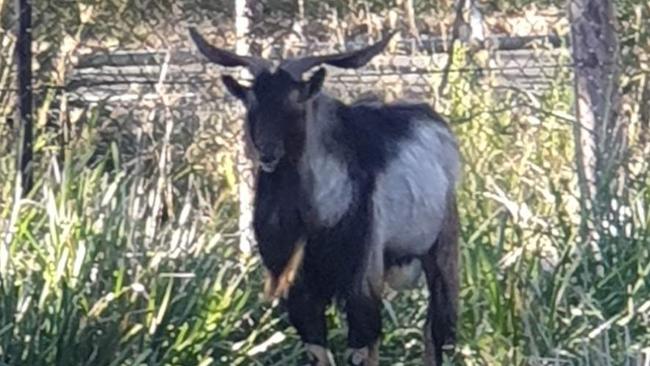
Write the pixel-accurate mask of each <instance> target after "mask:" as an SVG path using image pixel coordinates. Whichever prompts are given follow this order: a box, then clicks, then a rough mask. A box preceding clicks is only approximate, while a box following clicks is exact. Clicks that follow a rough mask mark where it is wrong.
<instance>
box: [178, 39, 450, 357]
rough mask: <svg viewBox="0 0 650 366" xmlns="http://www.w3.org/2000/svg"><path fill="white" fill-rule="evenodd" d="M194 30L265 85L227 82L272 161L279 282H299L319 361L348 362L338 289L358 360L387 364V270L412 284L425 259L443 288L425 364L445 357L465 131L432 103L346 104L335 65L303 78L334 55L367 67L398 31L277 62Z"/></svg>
mask: <svg viewBox="0 0 650 366" xmlns="http://www.w3.org/2000/svg"><path fill="white" fill-rule="evenodd" d="M190 36H191V38H192V39H193V41H194V43H195V45H196V46H197V48H198V50H199V51H200V52H201V53H202V54H203V55H204V56H206V57H207V58H208V59H209V60H210V61H212V62H214V63H216V64H219V65H221V66H225V67H236V66H242V67H246V68H248V70H250V71H251V73H252V74H253V75H254V80H253V83H252V86H245V85H242V84H240V83H239V82H237V81H236V80H235V79H234V78H233V77H231V76H228V75H223V76H222V81H223V83H224V85H225V87H226V89H227V90H228V91H229V93H231V94H232V95H233V96H235V97H236V98H238V99H239V100H240V101H242V102H243V103H244V104H245V106H246V109H247V118H246V127H245V130H246V131H247V132H246V133H247V135H248V141H249V143H251V144H252V147H253V149H252V150H253V151H254V153H255V157H254V159H255V160H256V162H257V163H258V164H259V170H258V175H257V178H256V183H255V202H254V218H253V221H254V222H253V226H254V231H255V236H256V239H257V241H258V248H259V251H260V254H261V257H262V261H263V264H264V266H265V267H266V268H267V269H268V271H269V272H270V273H271V277H272V281H271V282H272V284H271V285H270V288H271V291H273V290H275V293H276V295H278V294H280V295H281V294H282V293H283V292H284V291H285V290H286V296H285V297H284V299H283V304H284V305H285V306H286V309H287V311H288V315H289V321H290V322H291V324H292V325H293V326H294V327H295V328H296V330H297V331H298V334H299V335H300V337H301V340H302V341H303V342H304V343H305V345H306V348H307V351H308V352H307V354H308V355H309V356H310V359H311V360H312V361H311V364H312V365H319V366H329V365H333V364H334V361H333V357H332V353H331V352H330V351H329V350H328V349H327V329H326V328H327V327H326V322H325V315H324V312H325V310H326V308H327V306H328V305H329V304H330V302H331V301H332V299H337V300H340V301H341V302H342V303H343V304H344V305H345V312H346V315H347V323H348V345H349V347H350V350H349V353H348V356H347V361H348V363H350V364H351V365H365V366H376V365H378V362H379V361H378V344H379V341H380V338H381V296H382V292H383V285H384V282H385V281H390V280H391V279H393V280H394V279H395V278H399V277H400V276H399V275H400V274H404V275H406V277H409V278H406V280H404V278H402V280H401V281H393V283H397V282H402V283H403V284H404V283H406V284H412V283H414V282H415V281H416V280H417V278H418V277H419V276H420V273H421V271H418V268H422V269H423V271H424V273H425V277H426V280H427V285H428V289H429V292H430V300H429V305H428V310H427V320H426V325H425V329H424V341H425V352H424V362H425V364H426V365H441V363H442V357H443V350H444V349H447V348H448V346H450V345H453V343H454V342H455V327H456V316H457V298H458V286H459V285H458V243H457V241H458V226H459V224H458V214H457V208H456V199H455V189H456V185H457V182H458V180H459V176H460V153H459V150H458V145H457V142H456V139H455V136H454V135H453V133H452V132H451V130H450V128H449V126H448V125H447V123H446V122H445V121H444V120H443V118H442V117H440V116H439V115H438V114H436V113H435V112H434V111H433V110H432V109H431V108H430V107H428V106H427V105H425V104H418V103H405V102H404V103H393V104H383V103H380V102H378V101H362V102H358V103H353V104H345V103H343V102H341V101H340V100H338V99H336V98H334V97H331V96H329V95H328V94H327V93H326V92H324V91H323V90H321V89H322V86H323V82H324V79H325V69H324V68H323V67H320V68H319V69H318V70H316V71H315V72H314V73H313V74H312V75H311V76H310V77H309V78H308V79H307V80H306V81H304V80H303V75H304V74H305V73H307V72H308V71H310V70H312V69H314V68H316V67H317V66H321V65H330V66H334V67H339V68H348V69H349V68H359V67H361V66H363V65H365V64H366V63H367V62H369V61H370V60H371V59H372V58H373V57H374V56H376V55H377V54H379V53H380V52H382V51H383V49H384V48H385V47H386V45H387V44H388V42H389V40H390V38H391V37H392V34H391V35H389V36H387V37H385V38H384V39H382V40H381V41H379V42H377V43H375V44H372V45H370V46H368V47H365V48H363V49H360V50H356V51H349V52H345V53H340V54H332V55H324V56H310V57H304V58H295V59H287V60H284V61H282V62H281V63H280V64H279V66H278V67H277V68H275V70H273V65H272V64H271V62H270V61H268V60H265V59H261V58H255V57H251V56H242V55H238V54H235V53H232V52H230V51H227V50H224V49H220V48H217V47H214V46H212V45H210V44H209V43H208V42H207V41H206V40H205V39H204V38H203V37H202V36H201V35H200V34H199V33H198V32H197V31H196V29H194V28H190ZM396 275H397V276H396ZM402 277H404V276H402ZM389 285H390V283H389ZM278 289H279V291H278Z"/></svg>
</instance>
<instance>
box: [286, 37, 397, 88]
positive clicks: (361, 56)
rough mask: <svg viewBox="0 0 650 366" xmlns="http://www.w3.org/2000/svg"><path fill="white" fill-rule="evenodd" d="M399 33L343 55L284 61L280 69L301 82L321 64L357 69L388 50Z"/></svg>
mask: <svg viewBox="0 0 650 366" xmlns="http://www.w3.org/2000/svg"><path fill="white" fill-rule="evenodd" d="M395 33H397V32H396V31H392V32H390V33H389V34H388V36H386V37H384V39H382V40H381V41H379V42H377V43H375V44H372V45H370V46H367V47H365V48H362V49H360V50H356V51H348V52H343V53H337V54H331V55H323V56H309V57H303V58H298V59H289V60H286V61H283V62H282V63H281V64H280V66H279V68H281V69H283V70H284V71H287V72H288V73H289V74H291V75H292V76H293V77H294V78H295V79H296V80H300V78H301V77H302V74H303V73H304V72H305V71H308V70H309V69H311V68H312V67H315V66H318V65H320V64H327V65H331V66H336V67H340V68H344V69H356V68H358V67H361V66H363V65H365V64H367V63H368V61H370V60H371V59H372V58H373V57H375V56H377V55H378V54H379V53H380V52H382V51H383V50H384V48H386V46H387V45H388V42H390V40H391V38H393V36H394V35H395Z"/></svg>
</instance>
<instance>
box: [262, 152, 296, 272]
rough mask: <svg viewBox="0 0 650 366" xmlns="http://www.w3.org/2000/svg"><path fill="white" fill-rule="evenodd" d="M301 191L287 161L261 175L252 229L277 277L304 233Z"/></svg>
mask: <svg viewBox="0 0 650 366" xmlns="http://www.w3.org/2000/svg"><path fill="white" fill-rule="evenodd" d="M300 192H301V188H300V176H299V175H298V171H297V170H296V169H295V166H293V165H292V164H290V163H289V161H288V160H287V159H283V160H282V161H281V162H280V164H279V165H278V167H277V168H276V170H275V171H274V172H273V173H264V172H259V173H258V176H257V184H256V194H255V201H254V216H253V229H254V232H255V236H256V238H257V242H258V248H259V251H260V255H261V257H262V262H263V263H264V266H265V267H266V268H268V269H269V271H271V273H272V274H273V275H275V276H279V275H280V273H281V272H282V270H283V269H284V267H285V266H286V264H287V262H288V261H289V258H290V257H291V254H292V252H293V248H294V245H295V244H296V242H297V241H298V239H299V238H300V237H301V236H302V235H304V234H305V225H304V223H303V221H302V218H301V216H300V207H299V204H300V202H301V199H300Z"/></svg>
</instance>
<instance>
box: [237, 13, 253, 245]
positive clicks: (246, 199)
mask: <svg viewBox="0 0 650 366" xmlns="http://www.w3.org/2000/svg"><path fill="white" fill-rule="evenodd" d="M252 1H253V0H235V32H236V35H237V41H236V44H235V51H236V52H237V53H238V54H240V55H248V54H249V53H250V42H249V34H250V24H251V14H252V9H251V6H252V5H253V4H252ZM240 76H241V77H245V78H247V77H250V76H251V75H250V74H249V73H248V70H242V74H241V75H240ZM239 125H240V126H242V127H241V128H242V133H240V134H239V136H240V140H239V141H238V144H237V145H238V146H237V155H236V158H235V162H236V165H237V175H238V177H239V184H238V194H239V235H240V237H239V249H240V250H241V252H242V253H243V254H244V255H245V256H248V255H250V254H251V252H252V248H253V246H254V245H255V236H254V234H253V227H252V223H253V200H254V189H253V188H254V183H255V171H254V167H253V163H252V161H251V160H250V159H249V156H248V154H247V131H246V127H245V126H246V124H245V123H243V122H242V123H240V124H239Z"/></svg>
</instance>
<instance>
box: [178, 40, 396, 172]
mask: <svg viewBox="0 0 650 366" xmlns="http://www.w3.org/2000/svg"><path fill="white" fill-rule="evenodd" d="M393 34H394V33H391V34H390V35H388V36H387V37H386V38H384V39H383V40H381V41H380V42H378V43H375V44H373V45H370V46H368V47H366V48H363V49H360V50H356V51H350V52H344V53H339V54H331V55H324V56H310V57H303V58H297V59H288V60H284V61H282V62H281V63H280V65H279V66H278V67H277V68H276V69H275V70H274V71H272V64H271V62H269V61H267V60H264V59H260V58H256V57H250V56H242V55H237V54H235V53H233V52H230V51H227V50H224V49H221V48H217V47H214V46H212V45H210V44H209V43H208V42H207V41H206V40H205V39H204V38H203V37H202V36H201V35H199V33H198V32H197V31H196V30H195V29H194V28H190V36H191V37H192V39H193V41H194V43H195V44H196V46H197V48H198V49H199V51H201V53H202V54H203V55H205V56H206V57H207V58H208V59H209V60H210V61H212V62H214V63H216V64H219V65H221V66H226V67H236V66H242V67H246V68H248V69H249V70H250V72H251V73H252V74H253V76H254V80H253V84H252V86H244V85H242V84H240V83H239V82H237V81H236V80H235V79H234V78H233V77H232V76H229V75H224V76H222V81H223V83H224V85H225V86H226V89H227V90H228V92H229V93H231V94H232V95H233V96H235V97H237V98H238V99H239V100H241V101H242V102H243V103H244V104H245V106H246V110H247V124H248V131H249V133H250V137H251V140H252V143H253V146H254V149H255V152H256V154H257V158H258V159H259V162H260V165H261V167H262V169H263V170H264V171H266V172H272V171H274V170H275V168H276V166H277V164H278V162H280V160H281V159H282V158H284V157H285V156H288V157H293V158H297V157H298V156H299V155H300V153H301V151H302V145H303V143H304V131H305V123H306V121H305V120H306V118H307V117H306V116H307V113H306V110H307V105H308V103H309V101H310V100H312V99H313V98H314V97H315V96H316V95H318V93H319V92H320V90H321V87H322V86H323V81H324V80H325V69H324V68H322V67H321V68H320V69H318V70H317V71H316V72H315V73H313V74H312V75H311V77H309V79H307V80H305V81H303V74H305V73H306V72H308V71H309V70H311V69H313V68H315V67H317V66H320V65H323V64H327V65H331V66H336V67H340V68H347V69H352V68H358V67H361V66H363V65H365V64H366V63H368V61H370V60H371V59H372V58H373V57H374V56H376V55H377V54H379V53H380V52H381V51H383V49H384V48H385V47H386V45H387V44H388V42H389V41H390V39H391V37H392V36H393Z"/></svg>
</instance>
